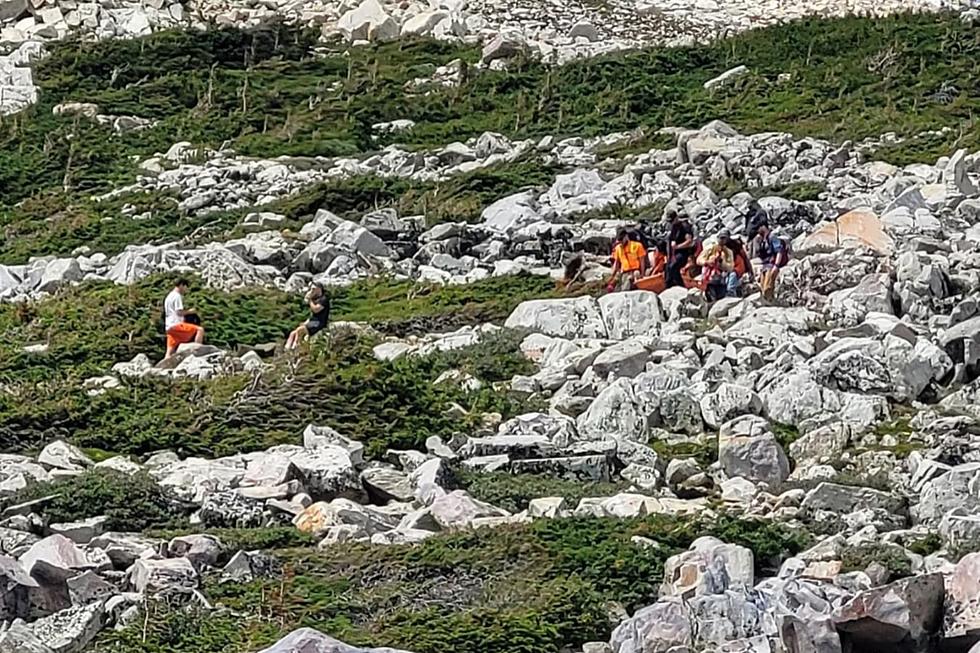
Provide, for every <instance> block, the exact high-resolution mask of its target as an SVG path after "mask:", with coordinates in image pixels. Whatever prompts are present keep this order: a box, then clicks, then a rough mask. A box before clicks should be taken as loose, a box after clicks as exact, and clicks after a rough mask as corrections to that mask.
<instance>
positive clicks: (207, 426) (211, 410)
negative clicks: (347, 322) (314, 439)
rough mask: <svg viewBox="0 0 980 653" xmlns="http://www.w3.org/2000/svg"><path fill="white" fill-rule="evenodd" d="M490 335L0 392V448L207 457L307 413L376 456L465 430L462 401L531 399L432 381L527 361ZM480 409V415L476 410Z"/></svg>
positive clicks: (294, 435)
mask: <svg viewBox="0 0 980 653" xmlns="http://www.w3.org/2000/svg"><path fill="white" fill-rule="evenodd" d="M492 342H493V341H490V342H489V343H488V344H487V345H485V346H477V347H475V348H473V349H472V350H470V351H461V352H456V353H453V354H451V355H436V356H434V357H431V358H426V357H417V356H408V357H403V358H400V359H398V360H396V361H393V362H381V361H378V360H376V359H375V358H374V356H373V354H372V351H371V346H372V344H373V342H372V341H370V340H368V339H364V338H358V337H356V336H354V335H352V334H349V333H343V332H341V333H338V334H336V335H331V338H330V340H329V342H327V341H322V342H321V344H318V345H315V346H313V347H312V348H311V350H310V352H309V354H308V355H306V356H304V357H302V358H300V359H282V360H280V361H277V362H276V364H275V365H273V367H272V369H271V370H269V371H268V372H266V373H264V374H262V375H260V376H257V377H254V378H253V377H250V376H247V375H238V376H231V377H219V378H216V379H213V380H210V381H169V380H159V379H149V378H148V379H133V380H126V381H124V384H123V387H121V388H118V389H114V390H111V391H109V392H106V393H104V394H101V395H98V396H95V397H90V396H88V394H87V393H86V392H85V391H84V390H83V389H82V388H81V387H80V385H79V384H78V383H67V382H65V383H59V384H57V385H52V384H45V385H43V386H42V385H40V384H25V385H23V386H20V388H19V391H18V393H17V394H16V395H14V394H10V393H7V394H5V395H3V396H2V397H0V447H2V449H3V450H6V451H30V450H37V449H39V448H40V447H42V446H43V445H45V444H47V443H48V442H50V441H52V440H54V439H56V438H64V439H69V440H71V441H72V442H74V443H75V444H78V445H79V446H82V447H88V448H95V449H99V450H102V451H108V452H117V453H131V454H144V453H148V452H151V451H155V450H159V449H173V450H175V451H177V452H178V453H179V454H181V455H182V456H187V455H202V456H207V457H215V456H223V455H230V454H233V453H239V452H243V451H254V450H257V449H265V448H268V447H270V446H273V445H275V444H282V443H295V442H298V441H299V439H300V436H301V433H302V431H303V429H304V428H305V427H306V425H308V424H310V423H315V424H325V425H327V426H332V427H334V428H337V429H339V430H340V431H341V432H343V433H344V434H346V435H348V436H350V437H353V438H356V439H358V440H361V441H363V442H364V443H365V444H366V446H367V450H368V454H369V455H372V456H377V455H381V454H383V453H384V452H385V450H386V449H388V448H397V449H423V448H424V444H425V440H426V438H428V437H429V436H431V435H440V436H443V437H445V438H449V437H451V436H452V435H453V434H454V433H456V432H460V431H464V430H468V429H470V428H471V427H472V426H473V424H471V423H470V422H469V421H468V420H469V418H468V417H466V416H459V415H457V413H455V412H452V411H450V410H449V409H450V408H451V407H452V406H453V405H461V406H463V407H464V408H466V409H469V410H473V411H477V412H483V411H496V412H500V413H501V414H503V415H504V416H505V417H506V416H510V415H513V414H515V413H517V412H522V409H523V407H522V405H521V404H520V403H519V402H517V401H516V400H515V399H512V398H511V397H509V396H508V395H507V394H505V393H504V392H502V391H498V390H495V389H494V388H493V387H492V386H490V385H485V386H484V388H483V389H481V390H478V391H474V392H468V391H465V390H463V389H461V388H460V387H458V386H455V385H453V384H450V383H445V384H440V385H438V386H435V385H433V381H435V379H436V378H438V376H439V375H440V374H441V373H443V372H445V371H446V370H448V369H451V368H453V367H460V368H462V369H469V370H473V371H477V372H482V373H485V374H487V376H488V377H490V380H500V379H501V378H502V377H503V376H504V375H505V374H506V373H507V372H508V371H509V370H510V369H513V367H514V366H515V365H518V364H519V363H518V361H517V356H519V353H516V345H517V342H518V340H517V339H511V341H510V342H511V347H513V349H511V351H510V352H507V351H506V347H507V345H506V343H503V342H498V343H497V344H496V345H493V344H492ZM474 419H475V417H474Z"/></svg>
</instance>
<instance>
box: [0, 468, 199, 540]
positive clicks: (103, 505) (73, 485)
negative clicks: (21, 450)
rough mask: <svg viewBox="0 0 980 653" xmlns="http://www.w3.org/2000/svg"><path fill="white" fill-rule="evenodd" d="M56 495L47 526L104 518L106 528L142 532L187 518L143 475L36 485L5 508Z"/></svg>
mask: <svg viewBox="0 0 980 653" xmlns="http://www.w3.org/2000/svg"><path fill="white" fill-rule="evenodd" d="M53 494H54V495H57V496H55V498H54V499H52V500H51V501H49V502H48V503H47V504H45V506H44V508H43V509H42V511H41V512H42V514H43V516H44V517H45V518H46V519H47V521H48V522H49V523H60V522H70V521H78V520H81V519H87V518H89V517H97V516H100V515H105V516H106V517H108V518H109V521H108V523H107V524H106V528H107V529H109V530H117V531H142V530H144V529H147V528H151V527H161V526H168V525H171V524H175V523H179V522H181V521H182V520H184V519H185V518H186V516H187V514H188V513H187V511H186V509H185V507H184V505H183V504H182V503H181V502H180V501H179V500H178V499H177V498H176V497H175V496H173V494H171V493H170V492H169V491H168V490H166V489H163V488H161V487H160V486H159V485H157V483H156V481H154V480H153V479H152V478H150V477H149V476H148V475H147V474H145V473H142V472H141V473H137V474H132V475H130V474H124V473H122V472H117V471H113V470H91V471H87V472H85V473H83V474H81V475H79V476H75V477H72V478H68V479H65V480H63V481H60V482H58V483H36V484H33V485H29V486H28V487H27V488H25V489H23V490H21V491H20V492H17V493H16V494H14V495H13V496H11V497H9V498H8V499H7V501H6V504H7V505H13V504H16V503H21V502H24V501H32V500H34V499H39V498H41V497H46V496H50V495H53Z"/></svg>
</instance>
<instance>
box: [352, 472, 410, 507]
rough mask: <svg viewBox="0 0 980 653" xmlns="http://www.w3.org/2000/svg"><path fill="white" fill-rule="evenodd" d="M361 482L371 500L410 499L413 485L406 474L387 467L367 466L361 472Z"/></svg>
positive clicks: (381, 501)
mask: <svg viewBox="0 0 980 653" xmlns="http://www.w3.org/2000/svg"><path fill="white" fill-rule="evenodd" d="M361 483H362V484H363V485H364V489H365V490H366V491H367V493H368V496H369V497H370V498H371V500H372V501H375V502H377V503H387V502H389V501H412V500H414V499H415V486H414V485H413V484H412V481H411V479H410V478H409V477H408V474H405V473H404V472H400V471H398V470H396V469H391V468H388V467H369V468H368V469H365V470H364V471H363V472H361Z"/></svg>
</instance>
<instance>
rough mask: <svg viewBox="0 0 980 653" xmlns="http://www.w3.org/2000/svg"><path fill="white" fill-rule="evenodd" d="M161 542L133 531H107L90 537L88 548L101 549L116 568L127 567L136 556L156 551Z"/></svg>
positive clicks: (134, 560)
mask: <svg viewBox="0 0 980 653" xmlns="http://www.w3.org/2000/svg"><path fill="white" fill-rule="evenodd" d="M160 544H162V542H161V541H160V540H155V539H151V538H148V537H143V536H142V535H138V534H135V533H116V532H108V533H104V534H103V535H99V536H97V537H94V538H92V541H91V542H89V544H88V548H89V549H90V550H91V549H101V550H102V551H103V552H105V554H106V557H108V558H109V560H110V561H111V562H112V565H113V567H115V568H116V569H118V570H125V569H129V567H131V566H132V564H133V563H134V562H136V560H137V559H138V558H141V557H144V556H145V555H147V554H148V553H151V552H154V551H156V550H157V549H158V548H159V546H160Z"/></svg>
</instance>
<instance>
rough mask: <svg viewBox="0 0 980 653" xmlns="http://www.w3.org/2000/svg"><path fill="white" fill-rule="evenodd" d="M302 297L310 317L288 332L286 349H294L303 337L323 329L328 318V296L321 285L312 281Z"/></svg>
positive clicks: (313, 334)
mask: <svg viewBox="0 0 980 653" xmlns="http://www.w3.org/2000/svg"><path fill="white" fill-rule="evenodd" d="M303 299H304V300H305V301H306V303H307V305H308V306H309V307H310V313H311V315H310V319H308V320H307V321H306V322H303V323H302V324H300V325H299V326H298V327H296V328H295V329H293V331H292V332H291V333H290V334H289V337H288V338H287V339H286V349H287V350H292V349H296V348H297V347H299V343H301V342H302V341H303V339H304V338H307V337H310V336H315V335H316V334H317V333H319V332H320V331H323V330H324V329H325V328H326V327H327V322H328V321H329V320H330V297H329V296H328V295H327V293H326V292H325V291H324V290H323V286H321V285H320V284H318V283H314V284H313V285H311V286H310V289H309V290H308V291H307V293H306V296H305V297H303Z"/></svg>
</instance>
